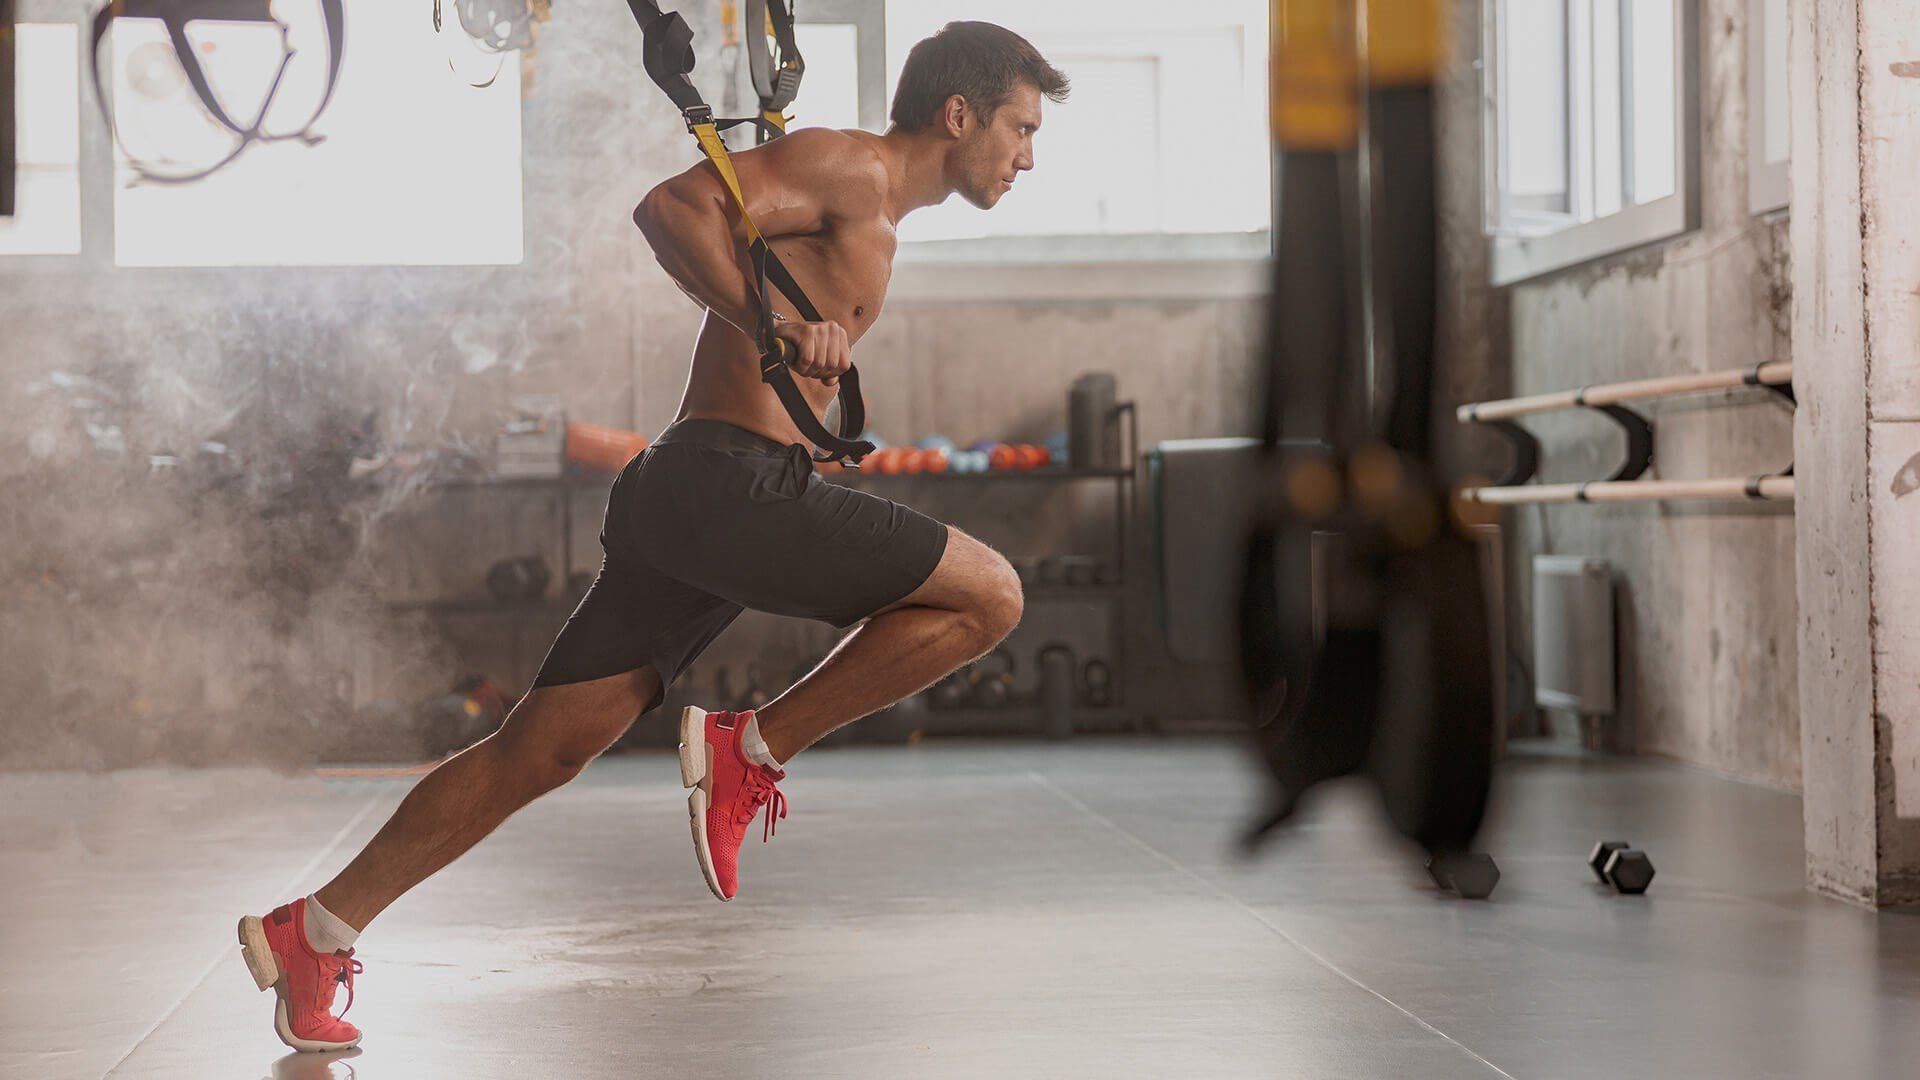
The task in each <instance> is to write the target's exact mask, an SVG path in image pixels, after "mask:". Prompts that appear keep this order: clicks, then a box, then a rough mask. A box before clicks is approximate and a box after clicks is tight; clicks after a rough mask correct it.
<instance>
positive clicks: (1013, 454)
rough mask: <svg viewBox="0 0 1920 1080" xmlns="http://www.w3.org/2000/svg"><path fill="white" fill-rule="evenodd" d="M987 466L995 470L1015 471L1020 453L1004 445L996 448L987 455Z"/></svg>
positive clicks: (1018, 464) (1018, 465)
mask: <svg viewBox="0 0 1920 1080" xmlns="http://www.w3.org/2000/svg"><path fill="white" fill-rule="evenodd" d="M987 465H988V466H989V467H990V468H993V469H996V470H1005V469H1017V468H1019V467H1020V451H1019V449H1017V448H1016V447H1012V446H1008V445H1005V444H1002V445H1000V446H996V447H994V448H993V452H992V453H991V454H989V455H987Z"/></svg>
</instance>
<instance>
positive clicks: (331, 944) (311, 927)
mask: <svg viewBox="0 0 1920 1080" xmlns="http://www.w3.org/2000/svg"><path fill="white" fill-rule="evenodd" d="M306 924H307V944H308V945H311V946H313V951H314V952H317V953H320V954H321V955H323V956H324V955H326V954H327V953H331V952H345V951H346V950H348V949H351V948H353V943H354V942H355V941H357V940H359V938H360V931H358V930H355V929H354V928H353V927H351V926H348V925H347V923H346V920H344V919H342V918H340V916H338V915H335V914H334V913H333V912H331V911H328V910H327V909H326V908H323V907H321V906H320V901H319V900H317V899H315V898H314V897H311V896H309V897H307V917H306Z"/></svg>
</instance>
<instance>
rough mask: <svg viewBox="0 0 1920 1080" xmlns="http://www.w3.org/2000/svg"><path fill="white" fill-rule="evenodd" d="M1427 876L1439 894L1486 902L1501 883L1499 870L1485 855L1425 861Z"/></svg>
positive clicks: (1466, 854) (1458, 854) (1452, 855)
mask: <svg viewBox="0 0 1920 1080" xmlns="http://www.w3.org/2000/svg"><path fill="white" fill-rule="evenodd" d="M1427 874H1428V876H1430V877H1432V878H1433V883H1434V884H1435V885H1438V886H1439V887H1440V888H1441V889H1442V890H1444V891H1446V892H1451V893H1458V894H1459V895H1460V896H1461V897H1462V898H1464V899H1467V900H1485V899H1486V898H1487V897H1488V896H1491V895H1492V894H1493V887H1494V886H1495V885H1498V884H1499V883H1500V867H1498V866H1497V865H1495V864H1494V861H1493V856H1491V855H1488V854H1487V853H1486V852H1484V851H1461V852H1451V853H1447V854H1441V855H1435V856H1433V857H1432V858H1430V859H1428V860H1427Z"/></svg>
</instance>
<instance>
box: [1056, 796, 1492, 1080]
mask: <svg viewBox="0 0 1920 1080" xmlns="http://www.w3.org/2000/svg"><path fill="white" fill-rule="evenodd" d="M1026 773H1027V776H1028V777H1029V778H1031V779H1032V780H1033V782H1034V783H1036V784H1038V785H1040V786H1041V787H1043V788H1045V789H1047V790H1048V791H1050V792H1052V793H1053V794H1054V796H1055V797H1056V798H1058V799H1060V800H1061V801H1062V802H1064V803H1066V804H1067V805H1069V806H1071V807H1073V808H1075V809H1076V810H1079V811H1080V812H1081V813H1082V814H1085V815H1086V816H1088V817H1090V818H1092V819H1094V820H1095V821H1098V822H1099V823H1101V824H1102V825H1105V826H1106V827H1107V828H1109V829H1111V830H1113V831H1114V832H1116V833H1119V834H1120V835H1121V836H1123V837H1125V838H1126V839H1127V840H1128V841H1130V842H1131V843H1133V844H1134V846H1136V847H1138V848H1139V849H1140V850H1142V851H1145V852H1146V853H1147V854H1149V855H1152V856H1153V857H1155V858H1157V859H1159V860H1160V861H1162V862H1164V863H1166V864H1167V865H1168V866H1171V867H1173V868H1174V869H1175V870H1177V871H1179V872H1180V873H1181V874H1184V875H1185V876H1187V877H1189V878H1191V879H1193V880H1194V881H1195V882H1198V883H1199V884H1200V886H1201V887H1202V888H1204V889H1206V890H1207V891H1208V892H1211V893H1213V894H1214V895H1215V896H1216V897H1218V898H1219V899H1221V900H1224V901H1226V902H1227V903H1229V904H1231V905H1233V906H1234V907H1237V908H1239V909H1240V911H1241V913H1242V914H1244V915H1246V916H1247V917H1248V918H1251V919H1252V920H1253V921H1254V922H1257V923H1259V924H1260V925H1261V926H1264V927H1266V928H1267V931H1268V932H1269V933H1272V934H1273V935H1274V936H1276V937H1278V938H1280V940H1282V941H1284V942H1286V943H1287V944H1288V945H1291V946H1293V947H1294V948H1295V949H1298V950H1299V951H1300V952H1302V953H1304V954H1306V956H1307V957H1308V958H1309V959H1311V960H1312V961H1313V962H1314V963H1316V964H1319V965H1320V966H1321V967H1323V968H1325V969H1326V970H1328V971H1330V972H1332V973H1334V974H1335V975H1338V976H1340V977H1341V978H1342V979H1345V980H1346V981H1347V982H1349V983H1351V984H1352V985H1353V986H1355V987H1357V988H1359V989H1360V990H1364V991H1365V992H1367V993H1368V994H1371V995H1373V996H1374V997H1375V998H1377V999H1379V1000H1380V1001H1381V1002H1383V1003H1385V1004H1386V1005H1387V1006H1388V1007H1389V1008H1391V1009H1393V1010H1394V1011H1396V1012H1398V1013H1399V1014H1400V1015H1402V1016H1405V1017H1406V1018H1407V1019H1409V1020H1412V1021H1413V1022H1414V1023H1416V1024H1418V1025H1420V1027H1421V1028H1422V1029H1423V1030H1425V1031H1426V1032H1428V1033H1429V1034H1431V1035H1435V1036H1438V1037H1439V1038H1441V1039H1444V1040H1446V1041H1447V1042H1448V1043H1450V1044H1452V1045H1453V1046H1454V1047H1455V1048H1457V1049H1458V1050H1459V1051H1460V1052H1461V1053H1463V1054H1465V1055H1467V1056H1468V1057H1470V1058H1472V1059H1473V1060H1475V1061H1477V1062H1479V1063H1480V1064H1482V1065H1485V1066H1486V1067H1487V1068H1489V1069H1492V1070H1493V1071H1494V1072H1495V1073H1498V1074H1499V1075H1501V1076H1504V1077H1506V1080H1514V1077H1513V1075H1512V1074H1511V1073H1509V1072H1507V1071H1506V1070H1505V1069H1502V1068H1501V1067H1500V1066H1498V1065H1495V1064H1494V1063H1493V1062H1491V1061H1488V1060H1487V1059H1486V1058H1484V1057H1482V1056H1480V1055H1479V1054H1478V1053H1475V1052H1474V1050H1473V1049H1472V1048H1470V1047H1468V1046H1467V1045H1466V1044H1465V1043H1463V1042H1461V1041H1460V1040H1458V1039H1456V1038H1454V1037H1453V1036H1451V1035H1449V1034H1447V1033H1446V1032H1444V1031H1441V1030H1440V1029H1439V1028H1437V1027H1435V1026H1433V1025H1432V1024H1430V1023H1428V1022H1427V1021H1425V1020H1423V1019H1421V1018H1420V1017H1419V1016H1418V1015H1416V1014H1415V1013H1414V1012H1413V1011H1412V1010H1410V1009H1408V1008H1407V1007H1406V1006H1404V1005H1401V1004H1400V1003H1399V1002H1397V1001H1394V1000H1393V999H1392V998H1390V997H1388V996H1387V995H1385V994H1383V993H1381V992H1380V991H1378V990H1375V989H1374V988H1373V987H1371V986H1368V985H1367V984H1366V983H1364V982H1361V981H1360V980H1359V979H1358V978H1357V977H1355V976H1354V975H1352V974H1350V973H1348V972H1347V971H1346V970H1345V969H1343V968H1341V967H1340V966H1339V965H1338V964H1335V963H1334V962H1333V961H1331V960H1328V959H1327V958H1326V957H1324V956H1322V955H1320V954H1319V953H1318V952H1315V951H1314V950H1313V949H1312V948H1310V947H1308V946H1307V945H1306V944H1305V943H1304V942H1302V941H1301V940H1300V939H1299V938H1296V937H1294V936H1293V935H1292V934H1289V933H1287V931H1286V930H1284V929H1282V928H1281V927H1279V926H1277V925H1275V924H1274V923H1273V921H1272V920H1270V919H1268V918H1267V917H1266V916H1264V915H1262V914H1260V912H1258V911H1256V910H1254V908H1253V907H1252V905H1250V904H1248V903H1247V902H1246V901H1244V900H1242V899H1240V898H1239V897H1237V896H1235V895H1233V894H1232V893H1230V892H1228V891H1227V890H1226V889H1225V888H1223V887H1221V886H1220V885H1219V884H1217V883H1216V882H1213V881H1209V880H1207V879H1206V878H1205V877H1202V876H1201V875H1200V874H1199V873H1198V872H1197V871H1195V870H1194V869H1193V868H1192V867H1190V866H1188V865H1187V864H1185V863H1183V862H1181V861H1180V860H1178V859H1176V858H1174V857H1173V856H1171V855H1169V854H1167V853H1166V852H1164V851H1161V850H1160V849H1159V848H1157V847H1154V846H1153V845H1152V844H1149V843H1147V842H1146V841H1145V840H1142V839H1141V838H1140V837H1138V836H1136V835H1134V834H1133V833H1132V832H1131V831H1129V830H1128V829H1126V828H1125V827H1124V826H1122V825H1121V824H1120V823H1119V822H1116V821H1114V820H1113V819H1112V818H1109V817H1108V816H1106V815H1105V814H1102V813H1101V812H1100V811H1098V810H1095V809H1094V808H1093V807H1091V806H1088V805H1087V804H1086V803H1085V802H1084V801H1082V800H1081V799H1080V798H1078V797H1077V796H1075V795H1074V794H1073V793H1071V792H1069V791H1067V790H1066V789H1064V788H1062V787H1060V786H1059V785H1058V784H1055V783H1054V782H1053V781H1052V780H1050V779H1048V778H1047V777H1046V776H1044V775H1042V774H1041V773H1038V772H1036V771H1034V770H1033V769H1027V770H1026Z"/></svg>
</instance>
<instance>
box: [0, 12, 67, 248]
mask: <svg viewBox="0 0 1920 1080" xmlns="http://www.w3.org/2000/svg"><path fill="white" fill-rule="evenodd" d="M14 30H15V37H14V80H15V89H16V90H17V91H18V92H17V93H16V94H15V95H14V97H15V101H16V102H17V104H16V109H17V110H18V112H17V113H16V116H15V119H16V121H17V125H18V126H17V127H16V129H15V138H16V142H15V144H14V145H15V150H16V151H17V156H18V163H17V164H18V166H19V169H18V172H17V177H18V180H19V187H18V189H17V191H16V192H15V195H16V200H15V203H16V204H15V206H14V214H13V216H12V217H7V218H0V256H7V255H77V254H79V253H80V59H79V58H80V30H79V27H77V26H75V25H73V24H70V23H21V24H20V25H18V26H16V27H15V28H14Z"/></svg>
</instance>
